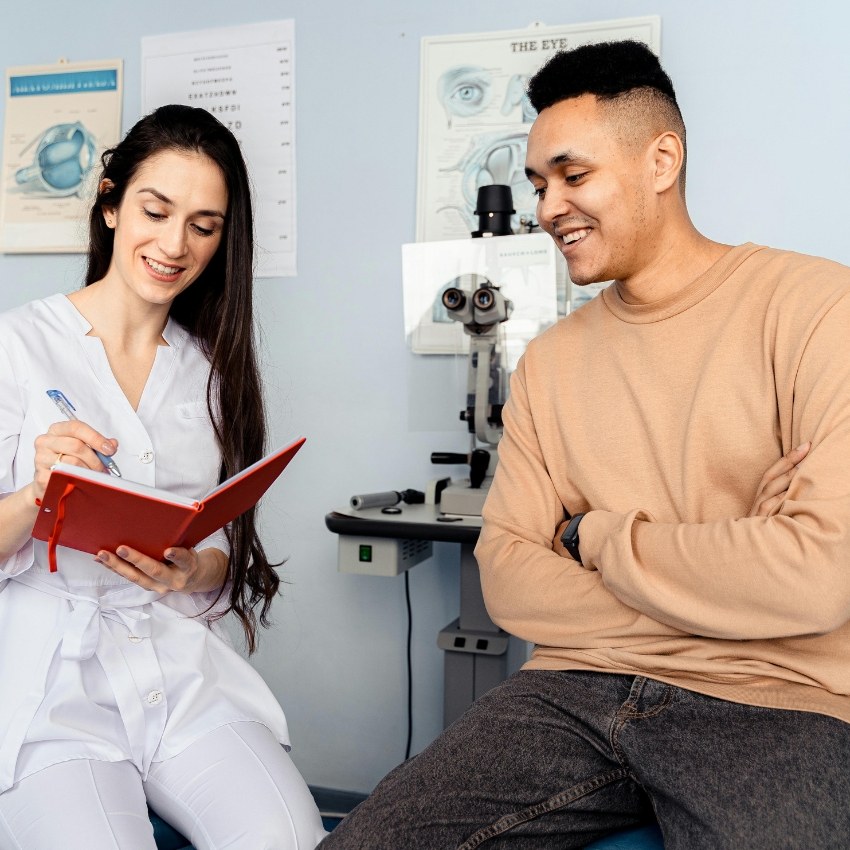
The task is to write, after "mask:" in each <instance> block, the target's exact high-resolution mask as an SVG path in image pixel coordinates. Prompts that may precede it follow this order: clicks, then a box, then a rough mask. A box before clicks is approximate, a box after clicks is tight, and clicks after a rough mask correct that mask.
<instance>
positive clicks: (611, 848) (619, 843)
mask: <svg viewBox="0 0 850 850" xmlns="http://www.w3.org/2000/svg"><path fill="white" fill-rule="evenodd" d="M584 850H664V841H663V840H662V839H661V830H660V829H659V828H658V827H657V826H656V825H655V824H653V825H652V826H642V827H640V828H639V829H627V830H625V831H624V832H618V833H617V834H616V835H609V836H608V837H607V838H602V839H600V840H599V841H594V842H593V844H588V845H587V847H585V848H584Z"/></svg>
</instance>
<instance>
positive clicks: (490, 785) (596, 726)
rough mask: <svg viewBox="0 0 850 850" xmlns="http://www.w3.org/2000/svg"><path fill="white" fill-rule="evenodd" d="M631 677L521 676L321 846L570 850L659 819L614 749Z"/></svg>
mask: <svg viewBox="0 0 850 850" xmlns="http://www.w3.org/2000/svg"><path fill="white" fill-rule="evenodd" d="M633 678H634V677H631V676H617V675H606V674H596V673H578V672H572V673H564V672H544V671H521V672H519V673H516V674H515V675H513V676H512V677H511V678H510V679H508V680H507V681H506V682H503V683H502V684H501V685H499V686H498V687H497V688H494V689H493V690H492V691H490V692H489V693H488V694H486V695H485V696H483V697H482V698H481V699H479V700H478V701H477V702H476V703H475V704H474V705H473V706H472V708H471V709H470V710H469V711H468V712H467V713H466V714H465V715H464V716H463V717H461V718H460V719H459V720H458V721H457V722H456V723H454V724H453V725H452V726H450V727H449V728H448V729H447V730H446V731H445V732H443V734H442V735H440V737H439V738H437V740H436V741H434V743H432V744H431V745H430V746H429V747H428V748H427V749H426V750H424V751H423V752H422V753H420V754H419V755H418V756H416V757H415V758H413V759H410V760H409V761H407V762H405V763H404V764H403V765H401V766H400V767H398V768H396V769H395V770H394V771H393V772H392V773H390V774H389V775H388V776H387V777H386V778H385V779H384V780H383V781H382V782H381V783H380V784H379V785H378V787H377V788H376V789H375V791H374V792H373V794H372V795H371V796H370V797H369V799H368V800H367V801H366V802H364V803H363V804H362V805H360V806H358V807H357V808H356V809H355V810H354V811H353V812H352V813H351V814H350V815H349V816H348V817H347V818H346V819H345V820H344V821H343V822H342V823H341V824H340V825H339V826H338V827H337V828H336V829H335V830H334V831H333V832H332V833H331V834H330V836H328V838H326V839H325V841H324V842H323V843H322V850H337V848H339V850H399V848H402V847H403V848H416V850H450V848H463V850H472V848H475V847H478V846H480V845H484V846H485V850H499V849H500V848H511V850H532V848H533V850H548V848H558V850H569V848H579V847H584V846H585V845H587V844H589V843H590V842H591V841H593V840H595V839H596V838H599V837H602V836H603V835H606V834H608V833H611V832H614V831H616V830H619V829H624V828H626V827H629V826H637V825H640V824H642V823H646V822H648V821H651V820H652V808H651V805H650V802H649V800H648V798H647V796H646V795H645V794H644V792H643V791H642V790H641V788H640V787H639V785H638V784H637V782H635V781H634V779H633V778H632V777H631V776H630V775H629V771H628V770H627V769H625V768H624V767H623V766H622V765H621V764H620V763H619V762H618V761H617V759H616V757H615V755H614V753H613V751H612V748H611V745H610V743H609V731H610V728H611V726H612V723H613V721H614V718H615V716H616V713H617V711H618V709H619V708H620V706H621V705H622V703H623V702H624V701H625V700H626V698H627V696H628V694H629V689H630V687H631V684H632V681H633Z"/></svg>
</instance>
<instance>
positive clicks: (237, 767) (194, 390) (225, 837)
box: [0, 106, 325, 850]
mask: <svg viewBox="0 0 850 850" xmlns="http://www.w3.org/2000/svg"><path fill="white" fill-rule="evenodd" d="M103 164H104V169H103V175H102V180H101V182H100V185H99V191H98V195H97V199H96V201H95V204H94V207H93V209H92V212H91V221H90V237H91V245H90V252H89V264H88V273H87V277H86V286H85V287H84V288H83V289H81V290H80V291H78V292H75V293H74V294H72V295H70V296H67V297H66V296H64V295H54V296H52V297H50V298H46V299H44V300H42V301H34V302H32V303H30V304H27V305H25V306H24V307H21V308H19V309H17V310H13V311H11V312H9V313H6V314H4V315H2V316H0V494H3V496H4V498H2V501H0V590H2V593H0V742H2V743H0V848H3V850H5V848H7V847H8V848H15V850H55V849H56V848H58V847H62V848H66V849H67V848H75V850H76V848H80V850H83V849H84V848H85V850H100V848H111V850H114V848H116V847H118V848H121V850H154V841H153V837H152V831H151V827H150V824H149V821H148V818H147V814H146V806H145V804H146V800H147V802H148V803H149V804H150V806H151V808H152V809H153V810H154V811H156V812H157V813H158V814H160V816H161V817H163V818H164V819H165V820H167V821H169V822H170V823H171V824H173V825H174V826H175V827H176V828H177V829H179V830H180V831H181V832H183V833H184V834H185V835H186V836H187V838H189V839H190V840H191V841H192V843H193V844H194V846H195V847H196V848H197V850H207V848H210V850H212V848H220V847H228V848H234V850H235V848H245V850H258V848H299V849H300V848H313V847H315V845H316V844H317V843H318V842H319V841H320V840H321V838H322V837H323V836H324V834H325V833H324V831H323V829H322V825H321V819H320V817H319V814H318V811H317V810H316V806H315V804H314V803H313V800H312V797H311V796H310V792H309V791H308V789H307V786H306V785H305V784H304V781H303V779H302V778H301V776H300V775H299V774H298V771H297V770H296V768H295V767H294V765H293V764H292V762H291V761H290V759H289V756H288V755H287V752H286V750H285V749H284V747H286V748H288V744H289V741H288V736H287V729H286V719H285V718H284V715H283V712H282V711H281V709H280V706H279V705H278V704H277V702H276V700H275V699H274V697H273V696H272V694H271V692H270V691H269V689H268V688H267V687H266V685H265V683H264V682H263V681H262V679H261V678H260V677H259V675H258V674H257V673H256V672H255V671H254V670H253V668H252V667H251V666H250V665H249V664H248V663H247V662H246V661H244V660H243V659H242V658H241V657H240V656H239V655H237V654H236V653H235V652H234V651H233V649H232V648H231V647H230V645H229V644H228V643H227V642H226V640H225V638H224V634H223V632H222V631H221V630H220V627H218V626H217V625H216V624H215V621H216V620H217V619H218V618H219V617H220V616H222V615H223V614H224V613H226V612H228V611H233V612H234V613H235V614H236V616H237V617H238V618H239V620H240V621H241V623H242V626H243V628H244V631H245V636H246V641H247V645H248V647H249V649H250V650H252V651H253V649H254V647H255V641H256V629H257V627H258V621H259V624H261V625H266V624H267V622H266V615H267V613H268V610H269V606H270V605H271V602H272V600H273V599H274V596H275V594H276V593H277V589H278V578H277V576H276V574H275V572H274V570H273V568H272V566H271V565H270V563H269V561H268V559H267V558H266V555H265V552H264V551H263V546H262V544H261V542H260V540H259V537H258V535H257V529H256V521H255V516H254V513H253V511H251V512H248V513H246V514H244V515H243V516H242V517H240V518H239V519H238V520H236V521H234V522H233V523H232V525H231V526H230V527H228V528H227V529H225V530H222V531H220V532H217V533H216V534H214V535H212V536H211V537H210V538H208V539H207V540H205V541H203V542H202V543H200V544H198V545H197V546H196V547H195V548H194V549H189V550H186V549H179V548H172V549H169V550H168V551H166V552H164V553H163V558H162V561H156V560H154V559H152V558H148V557H146V556H144V555H142V554H141V553H139V552H136V551H134V550H132V549H129V548H127V547H118V550H117V551H116V552H100V553H98V555H97V556H96V557H95V558H94V559H92V558H91V556H89V555H86V554H85V553H82V552H78V551H75V550H72V549H65V548H62V547H59V549H58V558H57V561H58V572H55V573H50V572H49V567H48V561H47V547H46V544H44V543H42V542H41V541H38V540H33V539H32V538H31V536H30V535H31V531H32V527H33V523H34V521H35V518H36V514H37V510H38V508H37V502H38V500H39V498H40V497H41V496H42V495H43V493H44V490H45V486H46V484H47V480H48V478H49V477H50V468H51V466H52V465H53V464H55V463H56V462H57V461H59V460H61V461H62V462H63V463H70V464H74V465H77V466H82V467H88V468H89V469H95V470H98V471H101V472H104V471H105V468H104V466H103V465H102V464H101V462H100V461H99V460H98V458H97V455H95V453H94V452H93V451H92V448H94V449H97V450H98V451H100V452H102V453H103V454H106V455H109V456H111V457H112V458H113V459H114V461H115V463H116V464H117V466H118V467H119V469H120V471H121V473H122V474H123V476H124V477H125V478H127V479H129V480H132V481H138V482H141V483H144V484H149V485H156V486H157V487H160V488H163V489H167V490H171V491H172V492H175V493H180V494H182V495H185V496H189V497H192V498H199V497H201V496H203V495H204V494H205V493H206V492H207V491H208V490H209V489H211V488H212V487H213V486H215V485H216V484H217V483H218V481H219V480H220V479H221V478H222V477H229V476H230V475H233V474H234V473H236V472H238V471H239V470H241V469H243V468H245V467H246V466H248V465H249V464H251V463H253V462H254V461H256V460H258V459H259V458H260V457H261V456H262V453H263V446H264V440H265V430H264V425H263V422H264V419H263V402H262V396H261V391H260V380H259V376H258V371H257V365H256V358H255V351H254V341H253V332H252V321H253V317H252V306H251V286H252V244H253V242H252V240H253V236H252V220H251V202H250V196H249V186H248V179H247V174H246V170H245V165H244V162H243V160H242V157H241V154H240V151H239V145H238V143H237V142H236V140H235V138H234V137H233V136H232V135H231V133H230V132H229V131H228V130H226V129H225V128H224V127H223V126H222V125H221V124H220V123H219V122H218V121H217V120H216V119H215V118H213V117H212V116H211V115H210V114H209V113H207V112H205V111H204V110H201V109H192V108H190V107H183V106H165V107H162V108H161V109H158V110H157V111H156V112H154V113H153V114H151V115H149V116H148V117H146V118H143V119H142V120H141V121H139V123H138V124H136V126H135V127H133V129H132V130H131V131H130V132H129V134H128V135H127V137H126V138H125V139H124V140H123V141H122V142H121V143H120V144H119V145H118V146H117V147H116V148H114V149H113V150H111V151H108V152H107V153H106V154H104V157H103ZM51 389H58V390H61V391H62V392H63V393H65V395H66V396H67V397H68V399H69V400H70V401H71V402H72V404H74V406H75V407H76V409H77V415H78V417H79V419H80V420H81V421H79V422H73V421H66V420H64V418H63V417H62V415H61V413H60V411H59V410H58V409H57V407H56V406H55V405H54V404H53V403H52V401H51V399H50V398H49V397H48V396H47V395H46V392H47V390H51ZM33 469H34V470H35V471H34V473H33ZM255 609H258V611H259V615H257V614H255ZM281 744H282V745H283V746H281Z"/></svg>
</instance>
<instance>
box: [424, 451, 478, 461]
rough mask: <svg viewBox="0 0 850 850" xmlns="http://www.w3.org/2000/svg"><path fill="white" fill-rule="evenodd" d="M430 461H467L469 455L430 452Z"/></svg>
mask: <svg viewBox="0 0 850 850" xmlns="http://www.w3.org/2000/svg"><path fill="white" fill-rule="evenodd" d="M431 463H469V455H462V454H458V453H457V452H431Z"/></svg>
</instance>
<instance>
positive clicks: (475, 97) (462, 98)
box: [437, 65, 494, 127]
mask: <svg viewBox="0 0 850 850" xmlns="http://www.w3.org/2000/svg"><path fill="white" fill-rule="evenodd" d="M493 88H494V86H493V75H492V74H491V73H490V72H489V71H488V70H487V69H486V68H480V67H477V66H475V65H460V66H458V67H456V68H449V70H448V71H446V72H445V73H444V74H443V75H442V76H441V77H440V79H439V82H438V84H437V96H438V97H439V98H440V102H441V103H442V104H443V108H444V109H445V110H446V118H447V119H448V124H449V127H451V126H452V117H456V118H471V117H472V116H473V115H478V113H479V112H483V111H484V110H485V109H486V108H487V107H488V106H489V105H490V103H491V102H492V100H493Z"/></svg>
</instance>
